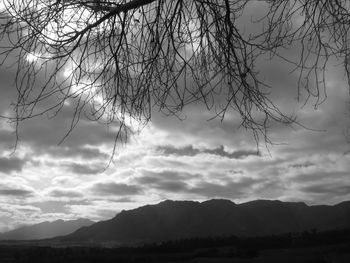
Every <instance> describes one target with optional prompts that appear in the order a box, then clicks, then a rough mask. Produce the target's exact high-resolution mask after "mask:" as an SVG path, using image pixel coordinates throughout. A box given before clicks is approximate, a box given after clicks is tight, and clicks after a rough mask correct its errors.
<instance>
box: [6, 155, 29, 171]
mask: <svg viewBox="0 0 350 263" xmlns="http://www.w3.org/2000/svg"><path fill="white" fill-rule="evenodd" d="M26 162H27V160H25V159H20V158H17V157H0V172H3V173H11V172H14V171H17V172H20V171H22V169H23V166H24V165H25V163H26Z"/></svg>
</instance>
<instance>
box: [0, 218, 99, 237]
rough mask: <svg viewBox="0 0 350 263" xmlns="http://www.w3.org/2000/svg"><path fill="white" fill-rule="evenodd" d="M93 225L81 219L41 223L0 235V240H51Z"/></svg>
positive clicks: (91, 222) (89, 221) (87, 220)
mask: <svg viewBox="0 0 350 263" xmlns="http://www.w3.org/2000/svg"><path fill="white" fill-rule="evenodd" d="M93 223H95V222H93V221H91V220H89V219H83V218H81V219H77V220H70V221H63V220H56V221H53V222H42V223H39V224H35V225H30V226H23V227H20V228H17V229H15V230H12V231H8V232H5V233H1V234H0V240H32V239H44V238H52V237H56V236H62V235H68V234H70V233H72V232H74V231H76V230H77V229H79V228H81V227H83V226H90V225H92V224H93Z"/></svg>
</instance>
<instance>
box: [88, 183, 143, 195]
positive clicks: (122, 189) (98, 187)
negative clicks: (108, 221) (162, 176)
mask: <svg viewBox="0 0 350 263" xmlns="http://www.w3.org/2000/svg"><path fill="white" fill-rule="evenodd" d="M90 190H91V191H92V192H93V193H95V194H100V195H116V196H122V195H135V194H139V193H140V192H141V188H140V187H139V186H136V185H128V184H120V183H115V182H105V183H96V184H95V185H93V186H92V187H91V188H90Z"/></svg>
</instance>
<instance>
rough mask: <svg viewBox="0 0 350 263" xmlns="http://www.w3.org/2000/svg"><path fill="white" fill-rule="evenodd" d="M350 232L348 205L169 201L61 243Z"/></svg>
mask: <svg viewBox="0 0 350 263" xmlns="http://www.w3.org/2000/svg"><path fill="white" fill-rule="evenodd" d="M337 228H350V202H342V203H340V204H337V205H333V206H330V205H315V206H309V205H307V204H305V203H302V202H282V201H279V200H255V201H251V202H246V203H242V204H235V203H234V202H232V201H230V200H225V199H212V200H207V201H204V202H197V201H172V200H165V201H162V202H160V203H158V204H155V205H145V206H141V207H138V208H135V209H132V210H123V211H122V212H120V213H119V214H117V215H116V216H115V217H113V218H111V219H110V220H106V221H102V222H97V223H95V224H93V225H91V226H89V227H85V228H81V229H78V230H77V231H75V232H74V233H72V234H70V235H67V236H65V237H61V240H62V241H77V242H84V241H90V242H91V241H93V242H118V243H147V242H158V241H165V240H172V239H180V238H191V237H207V236H228V235H236V236H243V237H244V236H247V237H249V236H263V235H274V234H282V233H287V232H302V231H306V230H310V229H317V230H320V231H323V230H330V229H337Z"/></svg>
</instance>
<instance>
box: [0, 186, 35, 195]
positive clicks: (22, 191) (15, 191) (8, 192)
mask: <svg viewBox="0 0 350 263" xmlns="http://www.w3.org/2000/svg"><path fill="white" fill-rule="evenodd" d="M32 194H33V192H32V191H29V190H25V189H16V188H12V189H11V188H9V189H3V188H0V195H2V196H15V197H27V196H30V195H32Z"/></svg>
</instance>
